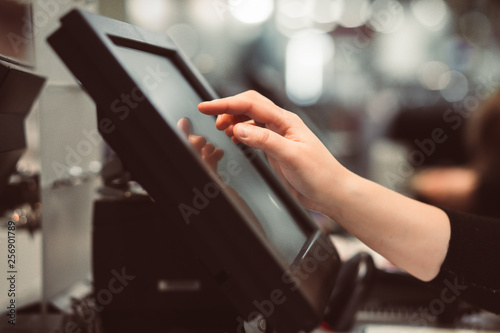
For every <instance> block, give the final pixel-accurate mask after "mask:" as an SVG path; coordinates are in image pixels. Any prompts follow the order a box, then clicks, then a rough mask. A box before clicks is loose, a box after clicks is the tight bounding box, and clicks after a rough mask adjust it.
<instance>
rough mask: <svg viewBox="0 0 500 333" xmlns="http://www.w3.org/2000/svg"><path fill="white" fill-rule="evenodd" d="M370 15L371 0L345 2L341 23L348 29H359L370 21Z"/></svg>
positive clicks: (348, 0)
mask: <svg viewBox="0 0 500 333" xmlns="http://www.w3.org/2000/svg"><path fill="white" fill-rule="evenodd" d="M370 14H371V12H370V1H369V0H345V1H344V10H343V12H342V15H341V16H340V19H339V23H340V24H341V25H342V26H344V27H346V28H355V27H359V26H361V25H363V24H365V23H366V22H367V21H368V19H369V18H370Z"/></svg>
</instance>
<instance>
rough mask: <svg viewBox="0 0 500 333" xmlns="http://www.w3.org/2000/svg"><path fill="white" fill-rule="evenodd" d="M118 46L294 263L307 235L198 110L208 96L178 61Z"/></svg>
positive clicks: (151, 94)
mask: <svg viewBox="0 0 500 333" xmlns="http://www.w3.org/2000/svg"><path fill="white" fill-rule="evenodd" d="M116 50H117V56H118V58H119V60H120V62H121V63H122V64H123V65H124V67H125V68H126V69H127V71H128V72H129V74H130V75H131V76H132V78H133V79H134V80H135V82H136V83H137V84H138V86H139V88H140V89H141V90H142V91H143V92H144V93H145V94H146V96H147V98H148V99H149V100H150V101H151V103H152V104H153V105H154V106H155V107H156V108H157V110H159V112H160V113H161V115H162V116H163V118H164V119H165V120H166V121H167V123H169V124H170V126H172V127H173V128H175V129H176V130H177V131H179V135H181V136H183V137H184V138H185V139H186V140H189V142H190V146H191V148H192V149H194V150H195V151H196V152H197V153H198V154H200V155H201V156H202V159H203V161H205V163H207V165H208V167H209V168H210V169H211V170H213V171H214V172H215V173H217V174H218V176H219V177H220V178H221V179H222V180H223V181H224V183H225V184H226V185H227V187H228V190H229V193H231V194H232V195H233V196H234V197H235V198H236V199H237V201H239V202H240V203H241V204H240V209H244V210H246V211H247V213H250V215H253V216H254V217H255V218H256V220H257V221H258V222H257V223H258V224H259V226H258V229H259V230H261V231H263V233H264V234H265V237H266V238H267V239H268V240H269V241H270V242H271V243H272V244H273V245H274V247H275V248H276V249H277V250H278V252H279V253H280V254H281V255H282V256H283V257H284V258H285V260H287V261H288V263H292V262H293V261H294V260H295V258H296V256H297V255H298V254H299V251H300V250H301V248H302V247H303V245H304V243H305V242H306V235H305V234H304V233H303V232H302V230H301V229H300V227H299V226H298V225H297V223H296V222H295V220H294V219H293V217H292V216H291V215H290V213H289V212H288V210H287V209H286V206H285V205H284V204H283V202H282V201H281V200H280V198H279V197H278V196H277V195H276V194H275V193H274V191H272V190H271V188H270V187H269V185H268V184H267V183H266V181H265V180H264V179H263V178H262V176H261V175H260V174H259V172H258V171H257V169H255V167H254V166H253V165H252V164H251V163H250V162H249V161H248V159H247V157H246V156H245V154H244V153H243V151H242V150H241V149H240V148H239V147H238V146H237V145H235V144H234V143H232V141H231V139H230V138H228V137H227V136H226V135H225V134H224V132H221V131H218V130H217V129H216V127H215V118H214V117H212V116H207V115H203V114H201V113H200V112H199V111H198V108H197V106H198V104H199V103H200V102H201V101H202V100H201V98H200V96H199V95H198V94H197V93H196V91H195V90H194V89H193V88H192V87H191V86H190V85H189V83H188V82H187V81H186V80H185V79H184V77H183V75H182V74H181V72H180V71H179V70H178V69H177V67H176V66H175V65H174V64H173V63H172V62H171V61H170V59H168V58H166V57H163V56H159V55H156V54H152V53H147V52H143V51H139V50H135V49H132V48H127V47H122V46H119V47H117V48H116ZM130 102H131V103H135V102H134V101H133V100H131V101H130ZM165 144H166V145H168V142H165ZM173 153H175V152H173Z"/></svg>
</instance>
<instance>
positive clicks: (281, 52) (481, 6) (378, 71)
mask: <svg viewBox="0 0 500 333" xmlns="http://www.w3.org/2000/svg"><path fill="white" fill-rule="evenodd" d="M99 10H100V12H101V14H103V15H106V16H111V17H115V18H118V19H121V20H125V21H128V22H131V23H133V24H136V25H140V26H144V27H146V28H149V29H152V30H156V31H160V32H164V33H166V34H168V35H170V36H171V38H172V39H173V40H174V41H175V42H176V43H177V44H178V45H179V47H180V48H181V49H182V50H183V51H184V53H185V54H186V55H187V56H188V57H189V58H190V59H191V61H192V62H193V63H194V64H195V65H196V67H197V68H198V69H199V70H200V71H201V72H202V73H203V74H204V75H205V76H206V78H207V79H208V81H209V82H210V83H211V84H212V85H213V86H214V87H215V89H216V90H217V91H218V93H219V94H220V95H221V96H228V95H233V94H236V93H239V92H242V91H245V90H247V89H255V90H257V91H259V92H261V93H263V94H264V95H266V96H267V97H269V98H270V99H272V100H273V101H275V102H276V103H277V104H278V105H280V106H282V107H284V108H286V109H289V110H292V111H294V112H297V113H299V114H300V115H301V116H302V117H303V118H304V119H306V122H307V123H308V125H309V126H311V127H313V128H314V130H315V131H316V133H317V134H318V135H319V136H320V137H321V138H322V140H323V141H324V143H325V144H326V145H327V146H328V148H329V149H330V150H331V151H332V152H333V153H334V154H335V156H336V157H337V158H338V159H339V160H340V161H341V162H342V163H344V164H345V165H346V166H347V167H348V168H350V169H351V170H353V171H355V172H357V173H359V174H361V175H363V176H365V177H368V178H370V179H373V180H375V181H377V182H379V183H381V184H383V185H385V186H387V187H390V188H392V189H395V190H398V191H400V192H403V193H405V194H410V195H415V196H418V197H419V198H421V199H423V200H429V201H437V204H441V205H444V206H451V207H453V208H457V207H458V208H459V207H462V208H463V209H464V210H475V209H476V208H472V204H470V203H469V204H467V205H465V204H464V203H463V202H460V204H458V205H456V204H454V203H455V202H456V201H457V200H458V201H460V200H462V201H463V200H464V199H463V198H462V197H463V196H464V195H465V194H464V193H465V192H468V191H472V190H471V188H474V187H476V185H477V182H478V180H477V179H476V177H475V176H474V174H471V173H469V172H468V170H469V169H468V166H470V165H471V163H472V164H474V162H473V161H474V160H475V159H476V156H475V153H477V150H476V146H474V144H471V142H474V141H475V140H476V141H477V140H479V141H480V140H481V139H478V138H476V137H477V133H470V132H471V131H472V130H470V127H471V125H468V124H469V123H470V122H472V121H471V119H473V118H475V117H474V114H476V113H481V112H476V111H478V110H480V109H484V108H486V107H485V106H484V104H486V102H487V101H488V100H489V99H490V97H491V96H493V95H494V94H495V92H496V90H497V88H498V86H499V84H500V81H499V80H500V76H499V74H500V65H499V58H500V53H499V47H498V40H499V34H500V31H499V28H500V26H499V24H498V23H497V20H496V19H495V17H497V15H498V13H499V10H500V4H499V3H498V2H497V1H487V0H482V1H459V0H449V1H444V0H416V1H396V0H375V1H370V0H351V1H345V0H302V1H299V0H274V1H273V0H188V1H173V0H126V1H101V2H100V4H99ZM478 118H480V117H478ZM496 124H497V125H500V124H499V123H498V121H497V122H496ZM478 126H481V125H478ZM472 132H473V131H472ZM471 136H472V138H471ZM489 141H491V139H490V140H489ZM478 144H479V143H477V144H476V145H478ZM434 166H467V168H466V170H463V169H462V168H460V169H455V168H454V169H452V170H446V171H445V172H444V173H443V172H442V171H443V170H442V169H439V170H431V171H433V172H430V171H429V172H427V173H424V174H422V175H420V176H421V177H413V176H414V175H415V174H416V173H417V171H420V170H423V169H424V168H425V169H427V168H428V167H434ZM448 171H450V172H448ZM436 184H437V185H436ZM442 188H444V189H442ZM449 188H450V189H451V190H450V191H451V193H448V190H447V189H449ZM457 193H458V194H457ZM496 204H498V202H496ZM476 210H479V211H480V209H479V208H477V209H476Z"/></svg>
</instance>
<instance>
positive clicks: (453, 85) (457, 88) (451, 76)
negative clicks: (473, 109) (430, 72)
mask: <svg viewBox="0 0 500 333" xmlns="http://www.w3.org/2000/svg"><path fill="white" fill-rule="evenodd" d="M440 81H442V82H441V83H440V84H441V85H445V84H446V85H445V87H444V88H443V89H441V96H443V98H444V99H445V100H447V101H448V102H458V101H461V100H462V99H463V98H464V97H465V96H466V95H467V93H468V91H469V81H468V80H467V78H466V77H465V75H463V74H462V73H460V72H459V71H455V70H452V71H448V72H446V73H444V74H443V75H441V77H440Z"/></svg>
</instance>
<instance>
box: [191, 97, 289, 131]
mask: <svg viewBox="0 0 500 333" xmlns="http://www.w3.org/2000/svg"><path fill="white" fill-rule="evenodd" d="M198 110H200V112H202V113H204V114H208V115H220V114H231V115H234V116H246V117H249V118H251V119H253V120H255V121H256V122H258V123H263V124H265V125H269V126H270V127H271V128H273V129H276V131H277V132H280V129H282V128H283V127H284V126H283V125H284V122H285V111H284V110H283V109H281V108H280V107H278V106H276V104H274V103H273V102H271V101H270V100H269V99H267V98H265V97H264V96H262V95H261V94H259V93H257V92H255V91H247V92H244V93H241V94H238V95H236V96H233V97H226V98H221V99H216V100H213V101H210V102H203V103H200V104H199V105H198Z"/></svg>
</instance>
